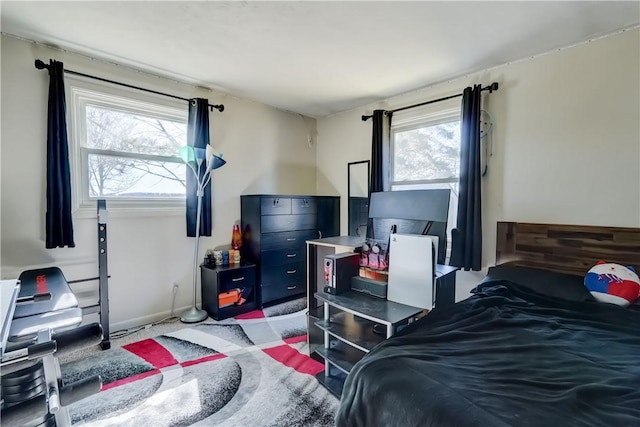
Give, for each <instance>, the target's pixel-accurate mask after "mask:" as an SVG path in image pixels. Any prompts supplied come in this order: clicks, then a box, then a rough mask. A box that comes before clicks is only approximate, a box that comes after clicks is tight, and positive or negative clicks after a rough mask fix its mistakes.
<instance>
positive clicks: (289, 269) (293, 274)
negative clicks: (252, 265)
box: [260, 261, 306, 287]
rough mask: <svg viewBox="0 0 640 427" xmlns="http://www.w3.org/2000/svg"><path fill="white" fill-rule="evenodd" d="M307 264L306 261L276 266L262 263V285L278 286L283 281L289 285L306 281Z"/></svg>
mask: <svg viewBox="0 0 640 427" xmlns="http://www.w3.org/2000/svg"><path fill="white" fill-rule="evenodd" d="M305 266H306V263H305V262H304V261H303V262H297V263H294V264H284V265H275V266H267V265H264V264H262V268H261V279H260V280H261V281H262V286H263V287H265V286H276V285H279V284H282V283H285V284H289V285H296V284H300V283H306V274H305V273H306V270H305Z"/></svg>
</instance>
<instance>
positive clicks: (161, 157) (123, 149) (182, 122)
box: [70, 87, 187, 208]
mask: <svg viewBox="0 0 640 427" xmlns="http://www.w3.org/2000/svg"><path fill="white" fill-rule="evenodd" d="M71 93H72V109H73V119H74V120H73V122H72V123H73V130H74V132H73V136H74V137H73V138H72V143H71V144H70V146H71V158H72V162H71V163H72V170H73V176H72V180H73V181H74V182H73V186H74V193H75V200H76V207H83V206H93V203H92V202H93V201H94V200H96V199H99V198H104V199H107V200H108V201H110V205H111V207H114V206H115V207H145V208H149V207H172V206H173V207H177V206H181V205H183V204H184V199H185V193H186V190H185V189H186V183H185V180H186V167H185V165H184V163H183V162H182V160H181V159H180V157H178V150H179V148H180V147H181V146H183V145H186V143H187V109H186V108H182V109H180V108H178V107H176V108H174V107H170V106H166V105H160V104H155V103H151V102H143V101H140V100H137V99H132V98H128V97H122V96H114V95H111V94H106V93H102V92H97V91H94V90H88V89H85V88H81V87H72V89H71ZM134 96H135V95H134Z"/></svg>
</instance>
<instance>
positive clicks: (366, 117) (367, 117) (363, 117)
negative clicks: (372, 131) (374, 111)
mask: <svg viewBox="0 0 640 427" xmlns="http://www.w3.org/2000/svg"><path fill="white" fill-rule="evenodd" d="M371 117H372V116H362V121H363V122H366V121H367V120H369V119H370V118H371Z"/></svg>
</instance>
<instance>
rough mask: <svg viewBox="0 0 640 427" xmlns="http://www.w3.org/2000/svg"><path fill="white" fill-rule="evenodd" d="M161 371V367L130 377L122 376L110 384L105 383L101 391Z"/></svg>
mask: <svg viewBox="0 0 640 427" xmlns="http://www.w3.org/2000/svg"><path fill="white" fill-rule="evenodd" d="M159 373H160V370H159V369H153V370H151V371H147V372H143V373H141V374H138V375H133V376H130V377H126V378H122V379H119V380H116V381H113V382H110V383H109V384H103V385H102V387H101V388H100V391H105V390H109V389H110V388H114V387H119V386H121V385H125V384H129V383H132V382H134V381H140V380H142V379H145V378H147V377H150V376H152V375H157V374H159Z"/></svg>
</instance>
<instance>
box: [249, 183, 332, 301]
mask: <svg viewBox="0 0 640 427" xmlns="http://www.w3.org/2000/svg"><path fill="white" fill-rule="evenodd" d="M240 215H241V227H242V241H243V242H242V257H243V259H244V260H245V261H247V262H252V263H255V264H257V265H258V283H259V290H260V295H259V296H260V301H261V304H262V305H269V304H272V303H276V302H280V301H284V300H286V299H290V298H294V297H300V296H304V295H305V293H306V290H307V262H306V245H305V242H306V241H307V240H310V239H319V238H323V237H332V236H337V235H339V234H340V197H333V196H284V195H263V194H259V195H247V196H241V197H240Z"/></svg>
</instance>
